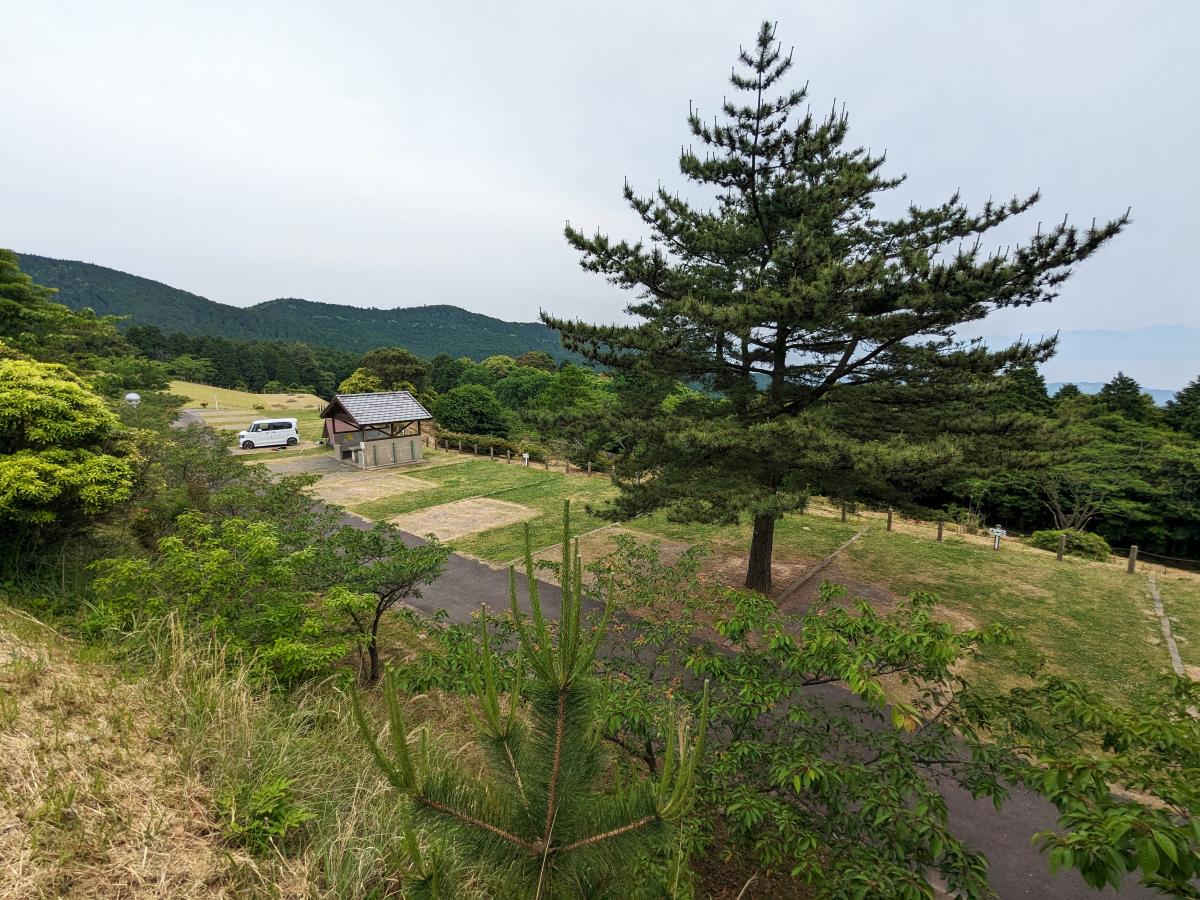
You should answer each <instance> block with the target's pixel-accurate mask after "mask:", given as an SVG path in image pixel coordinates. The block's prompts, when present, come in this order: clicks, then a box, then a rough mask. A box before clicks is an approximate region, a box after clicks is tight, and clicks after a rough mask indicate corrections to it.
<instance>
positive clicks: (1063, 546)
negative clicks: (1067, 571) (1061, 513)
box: [1057, 531, 1067, 562]
mask: <svg viewBox="0 0 1200 900" xmlns="http://www.w3.org/2000/svg"><path fill="white" fill-rule="evenodd" d="M1066 552H1067V533H1066V532H1065V531H1064V532H1063V533H1062V534H1060V535H1059V536H1058V554H1057V556H1058V561H1059V562H1062V561H1063V554H1064V553H1066Z"/></svg>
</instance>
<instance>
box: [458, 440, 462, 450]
mask: <svg viewBox="0 0 1200 900" xmlns="http://www.w3.org/2000/svg"><path fill="white" fill-rule="evenodd" d="M458 452H459V453H462V441H459V442H458Z"/></svg>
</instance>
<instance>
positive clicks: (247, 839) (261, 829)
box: [217, 777, 315, 850]
mask: <svg viewBox="0 0 1200 900" xmlns="http://www.w3.org/2000/svg"><path fill="white" fill-rule="evenodd" d="M217 811H218V812H219V813H220V814H221V831H222V833H223V834H224V835H225V838H226V840H229V841H232V842H233V843H237V844H242V845H243V846H247V847H251V848H253V849H255V850H266V849H268V848H269V847H270V846H271V845H272V844H273V843H275V842H277V841H281V840H283V839H285V838H286V837H288V835H289V832H292V831H294V830H295V829H297V828H299V827H300V826H301V825H303V824H304V823H305V822H308V821H309V820H311V819H313V818H315V816H314V814H313V813H312V812H311V811H310V810H308V809H307V808H305V806H304V804H302V803H299V802H298V801H297V800H296V799H295V797H294V796H293V791H292V780H291V779H290V778H283V777H278V778H273V779H271V780H270V781H267V782H266V783H265V784H261V785H259V786H258V787H255V788H251V787H250V786H249V785H245V784H242V785H239V786H238V789H237V790H234V791H230V792H229V793H227V794H225V795H224V796H222V797H220V798H218V799H217Z"/></svg>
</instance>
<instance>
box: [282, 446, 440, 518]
mask: <svg viewBox="0 0 1200 900" xmlns="http://www.w3.org/2000/svg"><path fill="white" fill-rule="evenodd" d="M263 464H264V465H265V466H266V467H267V468H268V469H270V470H271V471H272V472H277V473H279V474H280V475H310V474H311V475H320V476H321V480H320V481H318V482H317V483H316V485H315V486H314V487H313V493H315V494H316V495H317V496H318V497H320V498H321V499H322V500H324V501H325V502H326V503H334V504H337V505H338V506H352V505H354V504H358V503H366V502H367V501H369V500H378V499H379V498H380V497H391V496H393V495H394V494H404V493H407V492H408V491H421V490H425V489H426V488H431V487H434V486H435V485H434V484H433V483H432V482H430V481H425V480H423V479H421V478H416V477H414V476H412V475H406V474H404V472H403V470H402V469H365V470H364V469H355V468H353V467H351V466H347V465H345V464H344V463H340V462H338V461H337V460H335V459H333V457H332V454H330V455H328V456H292V457H288V456H282V457H281V458H280V459H270V458H267V459H265V460H263Z"/></svg>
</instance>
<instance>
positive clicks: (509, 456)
mask: <svg viewBox="0 0 1200 900" xmlns="http://www.w3.org/2000/svg"><path fill="white" fill-rule="evenodd" d="M504 462H505V463H510V462H512V451H511V450H505V451H504Z"/></svg>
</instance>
